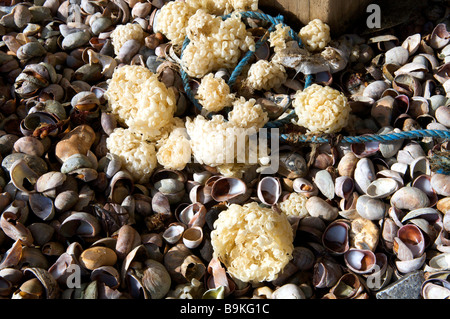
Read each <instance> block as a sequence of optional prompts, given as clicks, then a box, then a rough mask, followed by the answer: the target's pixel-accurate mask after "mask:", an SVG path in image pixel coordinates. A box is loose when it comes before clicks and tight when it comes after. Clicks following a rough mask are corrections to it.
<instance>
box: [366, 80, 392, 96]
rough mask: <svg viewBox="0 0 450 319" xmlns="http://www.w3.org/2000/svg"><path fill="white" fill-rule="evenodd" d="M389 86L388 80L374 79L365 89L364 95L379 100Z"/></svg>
mask: <svg viewBox="0 0 450 319" xmlns="http://www.w3.org/2000/svg"><path fill="white" fill-rule="evenodd" d="M387 88H389V84H388V83H387V82H385V81H381V80H378V81H374V82H372V83H370V84H369V85H368V86H367V87H366V88H365V89H364V92H363V96H364V97H369V98H371V99H373V100H375V101H377V100H378V99H380V97H381V94H383V92H384V91H385V90H386V89H387Z"/></svg>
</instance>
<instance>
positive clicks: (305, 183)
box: [292, 177, 319, 198]
mask: <svg viewBox="0 0 450 319" xmlns="http://www.w3.org/2000/svg"><path fill="white" fill-rule="evenodd" d="M292 187H293V190H294V191H295V192H297V193H300V194H303V195H305V196H306V197H308V198H309V197H312V196H316V195H317V194H318V193H319V190H318V189H317V187H316V186H315V185H314V184H313V183H311V182H310V181H309V180H307V179H305V178H302V177H299V178H296V179H294V182H293V184H292Z"/></svg>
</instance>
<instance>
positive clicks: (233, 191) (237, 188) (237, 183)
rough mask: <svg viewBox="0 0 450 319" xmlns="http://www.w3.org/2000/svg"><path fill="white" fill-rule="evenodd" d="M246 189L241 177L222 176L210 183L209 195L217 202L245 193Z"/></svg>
mask: <svg viewBox="0 0 450 319" xmlns="http://www.w3.org/2000/svg"><path fill="white" fill-rule="evenodd" d="M246 191H247V186H246V185H245V183H244V182H243V181H242V180H241V179H239V178H234V177H222V178H219V179H218V180H216V181H215V182H214V183H213V184H212V188H211V197H212V198H213V199H214V200H215V201H217V202H222V201H228V200H230V199H233V198H236V197H237V196H239V195H242V194H245V192H246Z"/></svg>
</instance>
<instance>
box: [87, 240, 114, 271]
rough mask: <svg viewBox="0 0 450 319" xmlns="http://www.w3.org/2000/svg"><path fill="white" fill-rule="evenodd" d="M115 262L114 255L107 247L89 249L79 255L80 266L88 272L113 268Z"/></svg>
mask: <svg viewBox="0 0 450 319" xmlns="http://www.w3.org/2000/svg"><path fill="white" fill-rule="evenodd" d="M116 261H117V255H116V253H115V252H114V250H112V249H111V248H108V247H102V246H97V247H90V248H88V249H86V250H84V251H83V252H82V253H81V255H80V264H81V265H82V266H83V267H84V268H86V269H88V270H94V269H96V268H99V267H102V266H113V265H115V263H116Z"/></svg>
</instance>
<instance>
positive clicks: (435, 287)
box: [421, 278, 450, 299]
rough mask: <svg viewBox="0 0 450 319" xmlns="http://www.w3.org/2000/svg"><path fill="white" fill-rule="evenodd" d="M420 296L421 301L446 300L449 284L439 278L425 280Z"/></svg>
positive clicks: (448, 293) (449, 290)
mask: <svg viewBox="0 0 450 319" xmlns="http://www.w3.org/2000/svg"><path fill="white" fill-rule="evenodd" d="M421 295H422V297H423V299H448V298H449V297H450V284H449V282H448V281H447V280H444V279H440V278H432V279H427V280H425V281H424V283H423V284H422V289H421Z"/></svg>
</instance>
